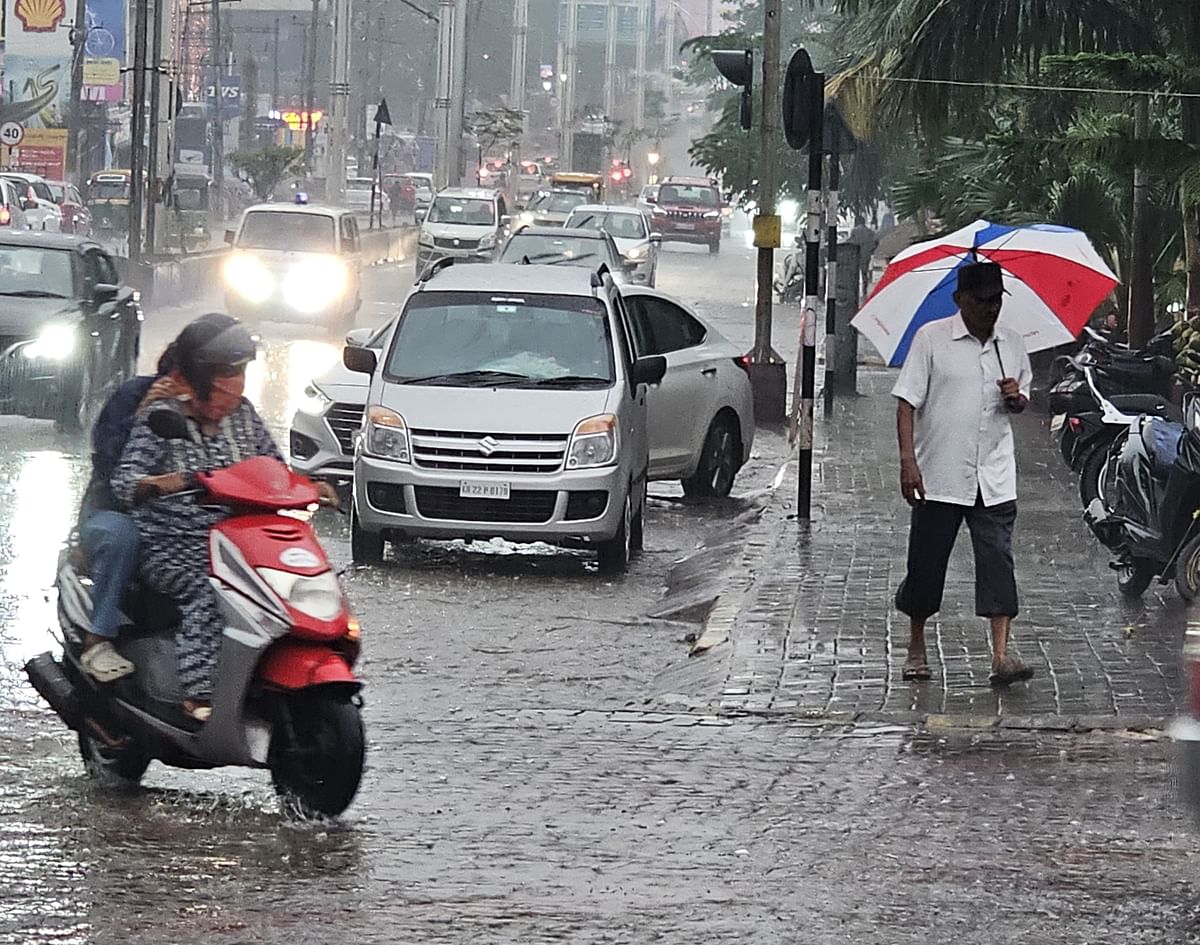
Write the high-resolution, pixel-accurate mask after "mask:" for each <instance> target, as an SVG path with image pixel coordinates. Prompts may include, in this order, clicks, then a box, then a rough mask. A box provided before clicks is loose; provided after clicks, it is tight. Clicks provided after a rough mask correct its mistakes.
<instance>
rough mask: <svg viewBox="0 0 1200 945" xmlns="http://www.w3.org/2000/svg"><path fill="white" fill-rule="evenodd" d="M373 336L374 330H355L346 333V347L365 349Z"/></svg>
mask: <svg viewBox="0 0 1200 945" xmlns="http://www.w3.org/2000/svg"><path fill="white" fill-rule="evenodd" d="M373 334H375V329H374V328H355V329H353V330H352V331H348V332H346V345H347V346H348V347H351V348H362V347H365V346H366V344H367V342H368V341H370V340H371V336H372V335H373Z"/></svg>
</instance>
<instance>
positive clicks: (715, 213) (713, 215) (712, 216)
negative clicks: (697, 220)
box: [704, 210, 721, 220]
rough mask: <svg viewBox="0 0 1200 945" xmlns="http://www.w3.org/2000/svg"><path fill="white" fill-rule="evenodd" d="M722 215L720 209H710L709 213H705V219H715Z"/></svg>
mask: <svg viewBox="0 0 1200 945" xmlns="http://www.w3.org/2000/svg"><path fill="white" fill-rule="evenodd" d="M720 215H721V211H720V210H709V211H708V213H706V214H704V219H706V220H715V219H716V218H717V217H719V216H720Z"/></svg>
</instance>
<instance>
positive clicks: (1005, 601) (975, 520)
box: [896, 497, 1018, 620]
mask: <svg viewBox="0 0 1200 945" xmlns="http://www.w3.org/2000/svg"><path fill="white" fill-rule="evenodd" d="M964 518H965V519H966V520H967V528H968V529H969V530H970V532H971V544H972V545H973V546H974V549H975V613H976V614H978V615H979V616H980V617H1015V616H1016V615H1017V609H1018V608H1017V579H1016V575H1015V574H1014V572H1013V553H1012V533H1013V523H1015V522H1016V520H1017V503H1016V502H1003V503H1001V504H1000V505H993V506H991V507H990V508H988V507H986V506H985V505H984V504H983V499H982V497H979V498H976V500H975V505H974V506H968V505H952V504H951V503H949V502H921V503H918V504H917V505H914V506H913V510H912V527H911V529H910V530H909V533H908V574H906V575H905V577H904V581H903V582H902V583H901V584H900V589H899V590H897V591H896V606H897V607H898V608H899V609H900V611H901V612H902V613H905V614H908V616H910V617H912V618H913V619H915V620H925V619H926V618H928V617H932V616H933V615H934V614H936V613H937V612H938V611H939V610H941V607H942V591H943V589H944V588H945V586H946V566H947V565H948V564H949V562H950V552H951V551H952V550H953V549H954V540H955V539H956V538H957V537H958V529H959V526H960V525H961V524H962V521H963V519H964Z"/></svg>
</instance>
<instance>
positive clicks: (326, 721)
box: [25, 409, 364, 816]
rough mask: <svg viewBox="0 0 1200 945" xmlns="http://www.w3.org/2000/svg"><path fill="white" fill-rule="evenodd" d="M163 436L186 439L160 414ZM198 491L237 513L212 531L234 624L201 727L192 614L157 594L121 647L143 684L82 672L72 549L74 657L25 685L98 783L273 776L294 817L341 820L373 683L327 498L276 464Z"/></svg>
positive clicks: (255, 466)
mask: <svg viewBox="0 0 1200 945" xmlns="http://www.w3.org/2000/svg"><path fill="white" fill-rule="evenodd" d="M151 425H152V426H153V428H154V429H155V432H157V433H159V435H161V436H166V437H172V436H176V437H177V436H182V435H187V427H186V421H184V419H183V417H182V415H181V414H179V413H177V412H176V411H173V410H167V409H163V410H158V411H155V415H154V416H153V417H152V424H151ZM197 481H198V486H199V488H198V490H196V491H195V492H193V493H191V494H192V495H194V496H196V498H197V501H201V502H203V503H205V504H213V505H220V506H223V507H226V508H228V509H229V510H230V511H231V512H232V515H231V516H230V517H229V518H227V519H225V520H224V521H222V522H220V523H218V524H217V525H215V526H213V528H212V529H211V531H210V533H209V534H210V544H209V548H210V561H209V568H210V572H209V573H210V576H211V580H212V583H213V587H214V588H215V589H216V592H217V596H218V598H219V599H220V604H221V609H222V612H223V615H224V617H225V621H226V625H225V632H224V636H223V638H222V640H221V647H220V652H219V656H218V659H217V668H216V674H215V677H214V680H215V681H214V692H213V697H212V702H213V713H212V717H211V718H210V719H209V720H208V721H207V722H205V723H203V724H200V723H197V722H195V721H193V720H192V719H190V718H189V717H188V716H187V715H185V714H184V712H183V710H182V701H183V699H184V695H183V692H182V690H181V688H180V685H179V680H178V676H177V673H176V655H175V633H176V627H177V625H178V621H179V613H178V611H177V610H176V608H175V606H174V604H173V603H172V602H171V600H170V599H169V598H165V597H162V596H159V595H156V594H154V593H153V592H150V591H148V590H146V589H144V588H143V589H136V588H135V589H131V591H130V592H129V594H128V595H127V598H126V609H127V616H129V617H130V618H131V620H132V623H133V628H132V629H128V628H127V629H126V630H124V631H123V632H122V633H121V636H120V638H119V639H118V641H117V648H118V649H119V650H120V652H121V653H122V654H123V655H124V656H125V658H126V659H128V660H130V661H131V662H132V663H133V664H134V665H135V666H136V667H137V672H136V673H134V674H133V675H131V676H127V677H125V678H123V679H119V680H117V681H116V682H113V683H107V684H104V683H98V682H96V681H95V680H94V679H93V678H92V677H91V676H89V675H88V674H87V673H85V672H84V671H83V669H82V667H81V665H80V654H81V652H82V649H83V641H84V638H85V635H86V634H87V632H88V628H89V626H90V613H91V593H90V586H91V581H90V579H89V578H88V577H87V576H86V573H85V571H84V570H83V569H82V568H81V567H80V566H77V565H76V564H75V563H74V562H73V561H72V555H71V554H70V553H64V555H63V558H62V561H61V563H60V566H59V572H58V581H57V586H58V614H59V624H60V626H61V629H62V642H63V658H62V660H61V662H60V661H59V660H56V659H55V658H54V657H53V655H52V654H51V653H43V654H41V655H40V656H36V657H34V658H33V659H32V660H30V661H29V662H28V663H27V664H26V666H25V670H26V673H27V674H28V675H29V678H30V681H31V682H32V683H33V686H34V688H36V689H37V691H38V692H39V693H41V695H42V696H43V697H44V698H45V699H46V701H47V702H49V703H50V705H51V707H52V708H53V709H54V710H55V711H56V712H57V713H58V714H59V715H60V716H61V717H62V719H63V721H64V722H66V723H67V725H68V726H70V727H71V728H72V729H74V730H75V731H76V732H78V734H79V749H80V752H81V754H82V755H83V760H84V763H85V765H86V767H87V769H88V772H89V773H90V774H91V775H92V776H93V777H96V778H99V779H101V780H103V781H105V782H107V783H109V784H113V785H135V784H137V783H138V781H140V779H141V777H142V774H143V773H144V772H145V770H146V767H147V766H148V765H149V763H150V761H151V760H152V759H154V758H157V759H159V760H160V761H162V762H163V763H164V764H168V765H173V766H175V767H180V768H213V767H218V766H221V765H247V766H250V767H256V768H269V769H270V771H271V778H272V781H273V782H274V785H275V789H276V791H277V792H278V793H279V795H280V796H281V798H282V799H283V801H284V806H285V808H286V809H287V810H288V811H289V812H291V813H294V814H298V815H301V816H336V815H338V814H340V813H341V812H342V811H344V810H345V809H346V808H347V807H348V806H349V804H350V802H351V800H352V799H353V798H354V794H355V792H356V791H357V790H358V784H359V779H360V778H361V776H362V770H363V758H364V735H363V724H362V717H361V711H360V709H361V700H360V698H359V696H358V693H359V690H360V689H361V685H362V684H361V683H360V682H359V680H358V679H357V677H356V676H355V675H354V672H353V669H352V667H353V666H354V663H355V660H356V659H357V657H358V651H359V626H358V622H357V621H356V620H355V618H354V617H353V615H351V613H350V610H349V607H348V605H347V601H346V598H345V595H344V594H343V593H342V589H341V586H340V584H339V582H338V579H337V575H336V574H335V573H334V571H333V569H332V567H331V566H330V563H329V559H328V558H327V557H326V556H325V552H324V550H323V549H322V548H321V546H320V544H319V543H318V542H317V539H316V536H315V534H314V533H313V530H312V528H311V527H310V525H309V524H308V522H307V519H306V516H305V513H306V512H307V511H308V510H310V509H312V508H313V507H314V506H315V505H316V503H317V501H318V493H317V489H316V487H315V486H314V485H313V484H312V482H310V481H309V480H308V479H305V478H304V477H302V476H299V475H297V474H295V473H293V472H292V471H291V470H290V469H288V468H287V467H286V466H285V465H284V464H283V463H281V462H279V461H278V460H276V459H272V458H270V457H265V456H259V457H255V458H253V459H247V460H244V461H242V462H239V463H237V464H235V465H233V466H230V467H228V468H225V469H220V470H216V471H214V472H208V473H201V474H199V475H198V476H197Z"/></svg>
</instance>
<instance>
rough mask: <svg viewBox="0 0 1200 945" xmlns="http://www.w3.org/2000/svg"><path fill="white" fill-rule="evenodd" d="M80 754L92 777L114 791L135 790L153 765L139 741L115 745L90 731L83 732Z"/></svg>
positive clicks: (81, 733)
mask: <svg viewBox="0 0 1200 945" xmlns="http://www.w3.org/2000/svg"><path fill="white" fill-rule="evenodd" d="M79 754H80V756H81V757H82V758H83V767H84V769H85V770H86V771H87V773H88V777H90V778H91V779H92V780H93V781H96V782H97V783H98V784H99V785H100V786H101V787H104V788H108V789H110V790H116V791H131V790H133V789H134V788H136V787H137V786H138V785H139V784H140V783H141V780H142V775H144V774H145V773H146V768H148V767H149V766H150V756H149V755H148V754H147V753H146V750H145V749H144V748H142V746H141V745H140V744H139V743H138V742H136V741H133V740H131V741H129V742H127V743H125V744H123V745H120V746H116V747H114V746H110V745H106V744H105V743H104V742H103V741H101V740H100V739H99V738H97V737H96V736H94V735H92V733H91V732H88V731H86V730H85V731H82V732H80V733H79Z"/></svg>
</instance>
